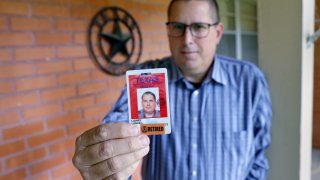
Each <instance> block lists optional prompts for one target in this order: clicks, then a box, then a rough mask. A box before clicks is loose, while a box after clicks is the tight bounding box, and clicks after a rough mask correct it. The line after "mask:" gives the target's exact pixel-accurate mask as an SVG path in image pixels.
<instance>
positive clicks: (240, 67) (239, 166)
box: [73, 0, 272, 180]
mask: <svg viewBox="0 0 320 180" xmlns="http://www.w3.org/2000/svg"><path fill="white" fill-rule="evenodd" d="M167 31H168V38H169V45H170V50H171V54H172V57H168V58H164V59H163V60H160V61H155V62H147V63H145V64H143V65H141V66H140V67H139V68H157V67H165V68H167V69H168V75H169V98H170V111H171V122H172V124H171V125H172V133H171V134H170V135H161V136H150V137H149V138H148V137H147V136H145V135H141V134H140V133H139V130H138V129H136V128H135V127H133V126H131V125H128V124H127V122H128V112H127V111H128V107H127V96H126V91H125V90H124V91H123V93H122V95H121V97H120V99H119V100H118V101H117V103H116V105H115V106H114V108H113V109H112V110H111V112H110V113H109V114H108V115H107V116H106V118H105V119H104V123H106V124H104V125H100V126H98V127H95V128H93V129H91V130H88V131H86V132H85V133H83V134H82V135H81V136H79V137H78V138H77V141H76V152H75V155H74V158H73V162H74V164H75V166H76V167H77V168H78V169H79V171H80V172H81V174H82V176H83V177H84V178H85V179H103V178H106V179H109V178H110V179H113V178H115V179H126V178H128V177H129V176H130V175H131V174H132V173H133V172H134V171H135V169H136V167H137V166H138V164H139V162H140V161H142V162H143V164H142V177H143V179H214V180H242V179H266V174H267V172H268V168H269V167H268V162H267V159H266V157H265V151H266V149H267V147H268V146H269V144H270V135H269V133H270V124H271V116H272V112H271V102H270V98H269V92H268V85H267V83H266V80H265V78H264V76H263V74H262V73H261V71H260V70H259V69H258V68H257V67H255V66H254V65H252V64H249V63H247V62H243V61H237V60H234V59H231V58H227V57H222V56H218V55H216V54H215V53H216V47H217V45H218V44H219V42H220V39H221V37H222V33H223V25H222V23H221V22H220V19H219V12H218V6H217V4H216V1H215V0H189V1H187V0H173V1H172V2H171V3H170V5H169V7H168V23H167ZM111 122H112V123H111ZM115 122H119V123H115ZM120 122H122V123H120ZM143 157H144V158H143Z"/></svg>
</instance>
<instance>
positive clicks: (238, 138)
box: [221, 131, 250, 171]
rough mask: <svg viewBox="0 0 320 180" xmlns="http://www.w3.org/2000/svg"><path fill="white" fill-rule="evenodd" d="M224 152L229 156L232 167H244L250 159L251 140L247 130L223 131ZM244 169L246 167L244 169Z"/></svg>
mask: <svg viewBox="0 0 320 180" xmlns="http://www.w3.org/2000/svg"><path fill="white" fill-rule="evenodd" d="M221 148H222V154H223V155H224V156H225V157H228V159H229V163H230V165H231V167H232V168H236V169H237V171H239V168H240V169H241V168H244V166H245V164H246V162H245V161H246V160H247V159H248V156H249V154H248V150H249V148H250V140H249V136H248V133H247V131H239V132H231V133H227V132H222V133H221ZM243 170H244V169H243Z"/></svg>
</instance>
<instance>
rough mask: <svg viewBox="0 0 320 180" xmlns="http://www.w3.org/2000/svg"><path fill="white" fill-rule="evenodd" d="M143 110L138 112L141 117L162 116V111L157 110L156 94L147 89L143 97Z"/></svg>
mask: <svg viewBox="0 0 320 180" xmlns="http://www.w3.org/2000/svg"><path fill="white" fill-rule="evenodd" d="M141 106H142V110H140V111H139V112H138V115H139V118H156V117H160V111H158V110H156V106H157V103H156V95H155V94H154V93H152V92H150V91H146V92H144V93H143V94H142V97H141Z"/></svg>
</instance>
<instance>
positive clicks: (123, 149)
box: [76, 135, 150, 166]
mask: <svg viewBox="0 0 320 180" xmlns="http://www.w3.org/2000/svg"><path fill="white" fill-rule="evenodd" d="M149 143H150V140H149V138H148V136H146V135H140V136H135V137H129V138H124V139H114V140H108V141H104V142H102V143H99V144H94V145H92V146H88V147H87V148H86V149H84V150H82V151H80V152H79V154H78V157H77V158H78V159H80V160H81V165H83V166H91V165H93V164H97V163H99V162H101V161H104V160H106V159H109V158H111V157H114V156H118V155H121V154H127V153H130V152H134V151H137V150H139V149H142V148H144V147H146V146H148V145H149ZM76 161H77V160H76Z"/></svg>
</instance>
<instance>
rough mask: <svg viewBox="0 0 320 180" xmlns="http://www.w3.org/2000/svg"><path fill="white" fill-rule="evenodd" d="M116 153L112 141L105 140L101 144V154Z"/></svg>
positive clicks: (111, 154)
mask: <svg viewBox="0 0 320 180" xmlns="http://www.w3.org/2000/svg"><path fill="white" fill-rule="evenodd" d="M113 153H114V147H113V145H112V143H111V142H108V141H107V142H104V143H101V144H100V148H99V156H108V157H111V156H113Z"/></svg>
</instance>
